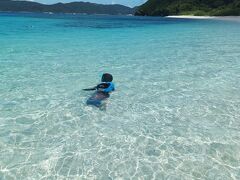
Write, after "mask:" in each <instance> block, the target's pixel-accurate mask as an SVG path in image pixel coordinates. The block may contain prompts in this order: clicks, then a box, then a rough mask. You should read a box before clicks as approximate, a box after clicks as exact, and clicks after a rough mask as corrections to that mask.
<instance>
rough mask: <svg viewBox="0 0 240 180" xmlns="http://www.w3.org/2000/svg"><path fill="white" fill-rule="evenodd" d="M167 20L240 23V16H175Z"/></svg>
mask: <svg viewBox="0 0 240 180" xmlns="http://www.w3.org/2000/svg"><path fill="white" fill-rule="evenodd" d="M166 18H173V19H216V20H225V21H237V22H240V16H194V15H175V16H166Z"/></svg>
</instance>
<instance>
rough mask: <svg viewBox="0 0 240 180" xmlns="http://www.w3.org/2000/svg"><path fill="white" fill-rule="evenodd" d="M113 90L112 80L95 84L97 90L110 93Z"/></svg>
mask: <svg viewBox="0 0 240 180" xmlns="http://www.w3.org/2000/svg"><path fill="white" fill-rule="evenodd" d="M114 90H115V86H114V83H112V82H102V83H101V84H99V85H97V91H101V92H104V93H110V92H112V91H114Z"/></svg>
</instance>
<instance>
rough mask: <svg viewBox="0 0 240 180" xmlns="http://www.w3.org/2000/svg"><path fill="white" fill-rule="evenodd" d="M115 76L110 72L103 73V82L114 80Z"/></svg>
mask: <svg viewBox="0 0 240 180" xmlns="http://www.w3.org/2000/svg"><path fill="white" fill-rule="evenodd" d="M112 80H113V76H112V75H111V74H109V73H104V74H103V75H102V82H112Z"/></svg>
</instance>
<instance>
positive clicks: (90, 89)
mask: <svg viewBox="0 0 240 180" xmlns="http://www.w3.org/2000/svg"><path fill="white" fill-rule="evenodd" d="M95 90H97V86H95V87H93V88H87V89H83V91H95Z"/></svg>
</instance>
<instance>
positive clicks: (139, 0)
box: [29, 0, 146, 7]
mask: <svg viewBox="0 0 240 180" xmlns="http://www.w3.org/2000/svg"><path fill="white" fill-rule="evenodd" d="M29 1H35V2H40V3H44V4H53V3H57V2H63V3H67V2H72V1H85V2H93V3H99V4H123V5H125V6H129V7H134V6H138V5H140V4H143V3H144V2H145V1H146V0H29Z"/></svg>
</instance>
